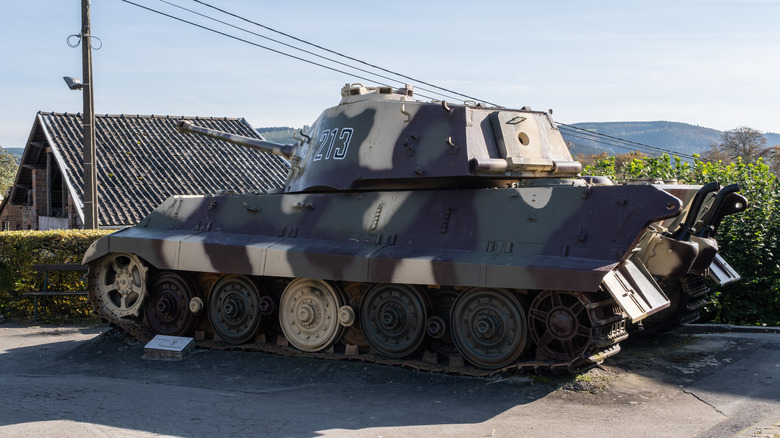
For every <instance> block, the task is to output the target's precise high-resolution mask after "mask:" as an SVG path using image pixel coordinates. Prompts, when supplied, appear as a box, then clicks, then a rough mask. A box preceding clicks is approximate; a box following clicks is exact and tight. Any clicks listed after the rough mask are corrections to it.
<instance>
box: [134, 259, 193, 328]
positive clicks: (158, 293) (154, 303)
mask: <svg viewBox="0 0 780 438" xmlns="http://www.w3.org/2000/svg"><path fill="white" fill-rule="evenodd" d="M198 295H199V293H198V290H197V286H195V283H194V282H192V281H191V280H190V279H189V278H187V277H186V276H184V275H181V274H178V273H175V272H163V273H162V274H159V275H157V276H156V277H155V278H154V280H152V283H151V284H150V286H149V297H148V298H147V299H146V304H145V308H144V312H145V314H146V323H147V324H148V325H149V328H150V329H152V331H153V332H154V333H157V334H160V335H167V336H188V335H189V334H190V332H191V331H192V330H193V329H194V328H195V326H196V324H197V323H198V317H197V315H195V314H193V313H192V312H190V301H191V300H192V299H193V298H195V297H197V296H198Z"/></svg>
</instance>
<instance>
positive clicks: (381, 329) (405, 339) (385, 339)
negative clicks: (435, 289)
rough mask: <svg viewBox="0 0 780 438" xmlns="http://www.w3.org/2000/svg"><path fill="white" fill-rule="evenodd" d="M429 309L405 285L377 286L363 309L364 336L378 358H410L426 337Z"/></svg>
mask: <svg viewBox="0 0 780 438" xmlns="http://www.w3.org/2000/svg"><path fill="white" fill-rule="evenodd" d="M427 313H428V306H427V303H426V302H425V300H424V299H423V297H422V295H421V294H420V292H419V291H418V290H417V289H415V288H413V287H411V286H407V285H403V284H376V285H374V286H372V287H371V288H369V289H368V291H366V294H365V296H363V301H362V303H361V306H360V323H361V325H362V327H363V335H364V336H365V338H366V341H368V343H369V344H370V345H371V347H372V348H373V349H374V350H376V351H377V352H378V353H379V354H381V355H383V356H387V357H391V358H401V357H405V356H408V355H410V354H412V353H414V352H415V351H417V349H418V348H419V347H420V345H421V344H422V341H423V338H424V337H425V322H426V320H427Z"/></svg>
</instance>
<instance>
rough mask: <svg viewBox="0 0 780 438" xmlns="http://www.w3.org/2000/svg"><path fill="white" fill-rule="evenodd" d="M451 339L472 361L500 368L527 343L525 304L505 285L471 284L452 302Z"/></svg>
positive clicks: (477, 364) (511, 359)
mask: <svg viewBox="0 0 780 438" xmlns="http://www.w3.org/2000/svg"><path fill="white" fill-rule="evenodd" d="M450 325H451V326H452V339H453V341H454V342H455V345H456V346H457V347H458V351H460V353H461V354H462V355H463V357H464V358H465V359H466V360H468V361H469V362H471V363H472V364H474V365H476V366H479V367H482V368H487V369H498V368H502V367H505V366H507V365H509V364H511V363H512V362H514V361H515V360H517V358H518V357H520V355H521V354H523V353H524V352H525V349H526V347H527V345H528V330H527V321H526V317H525V307H524V306H523V304H522V303H521V298H520V297H517V296H515V295H514V294H513V293H512V292H510V291H508V290H506V289H488V288H471V289H466V290H465V291H463V292H461V294H460V295H459V296H458V298H457V299H456V300H455V303H454V304H453V306H452V317H451V324H450Z"/></svg>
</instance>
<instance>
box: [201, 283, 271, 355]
mask: <svg viewBox="0 0 780 438" xmlns="http://www.w3.org/2000/svg"><path fill="white" fill-rule="evenodd" d="M264 296H265V293H263V292H262V289H261V288H260V286H259V285H258V284H256V283H255V282H253V281H252V280H251V279H249V278H247V277H245V276H243V275H225V276H222V277H220V279H219V280H217V282H216V283H214V286H213V287H212V288H211V293H210V294H209V305H208V309H207V310H208V314H209V322H211V326H212V327H213V328H214V332H215V333H216V334H217V335H218V336H219V337H220V338H222V339H223V340H224V341H225V342H228V343H230V344H243V343H244V342H248V341H250V340H252V339H253V338H254V337H255V335H257V332H258V331H259V330H260V324H261V322H262V319H263V312H262V309H261V305H260V303H261V299H262V298H263V297H264Z"/></svg>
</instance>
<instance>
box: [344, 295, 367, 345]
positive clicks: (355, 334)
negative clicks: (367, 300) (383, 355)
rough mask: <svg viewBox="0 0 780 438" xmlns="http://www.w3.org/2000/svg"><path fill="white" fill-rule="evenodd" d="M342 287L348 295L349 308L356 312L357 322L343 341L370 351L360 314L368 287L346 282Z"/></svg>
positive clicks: (348, 330) (349, 329)
mask: <svg viewBox="0 0 780 438" xmlns="http://www.w3.org/2000/svg"><path fill="white" fill-rule="evenodd" d="M341 287H342V289H343V290H344V292H345V293H346V294H347V297H348V299H349V306H350V307H352V309H354V310H355V312H356V314H355V321H354V322H353V323H352V325H351V326H349V327H348V328H347V332H346V333H345V334H344V339H343V340H344V342H345V343H346V344H350V345H356V346H357V347H358V348H360V349H363V350H368V348H369V347H370V346H369V345H368V342H366V338H365V336H363V329H362V328H361V325H360V317H359V315H360V313H359V310H358V309H360V303H361V302H362V300H363V293H364V292H365V290H366V285H365V283H352V282H344V283H341Z"/></svg>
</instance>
